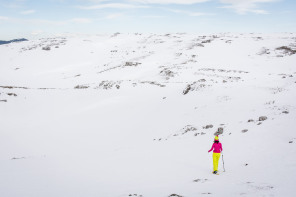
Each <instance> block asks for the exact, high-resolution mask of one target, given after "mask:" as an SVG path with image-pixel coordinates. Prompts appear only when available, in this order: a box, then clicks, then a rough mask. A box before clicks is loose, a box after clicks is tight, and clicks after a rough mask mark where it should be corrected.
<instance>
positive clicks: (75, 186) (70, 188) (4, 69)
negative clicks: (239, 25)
mask: <svg viewBox="0 0 296 197" xmlns="http://www.w3.org/2000/svg"><path fill="white" fill-rule="evenodd" d="M0 54H1V58H0V65H1V67H0V115H1V116H0V125H1V132H0V174H1V176H0V196H5V197H19V196H24V197H40V196H42V197H52V196H55V197H59V196H61V197H62V196H63V197H64V196H71V197H75V196H77V197H80V196H86V197H91V196H101V197H109V196H110V197H116V196H117V197H128V196H134V197H166V196H170V197H173V196H175V197H195V196H218V197H229V196H256V197H257V196H294V194H293V193H294V190H293V189H294V182H295V181H296V178H295V177H296V173H295V172H296V159H295V157H294V156H293V155H295V153H296V134H295V131H294V130H295V128H296V123H295V120H296V102H295V98H296V65H295V63H296V34H295V33H283V34H232V33H224V34H215V35H193V34H165V35H157V34H118V33H117V34H113V35H92V36H85V35H84V36H81V35H65V36H63V37H52V38H43V39H39V40H31V41H26V42H20V43H11V44H7V45H1V46H0ZM219 127H223V128H224V133H223V134H222V135H221V136H220V141H221V142H222V144H223V149H224V151H223V158H224V164H225V166H224V167H225V170H226V171H225V172H224V171H223V163H222V157H220V161H219V171H220V174H219V175H213V174H211V171H212V155H211V154H210V153H208V152H207V151H208V150H209V149H210V147H211V145H212V142H213V138H214V135H213V134H214V133H215V132H216V131H217V128H219Z"/></svg>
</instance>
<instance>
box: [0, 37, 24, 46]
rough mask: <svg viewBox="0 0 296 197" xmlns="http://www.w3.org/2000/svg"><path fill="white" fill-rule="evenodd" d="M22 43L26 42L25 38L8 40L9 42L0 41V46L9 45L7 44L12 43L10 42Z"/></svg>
mask: <svg viewBox="0 0 296 197" xmlns="http://www.w3.org/2000/svg"><path fill="white" fill-rule="evenodd" d="M23 41H28V40H27V39H25V38H20V39H13V40H9V41H5V40H0V45H1V44H9V43H12V42H23Z"/></svg>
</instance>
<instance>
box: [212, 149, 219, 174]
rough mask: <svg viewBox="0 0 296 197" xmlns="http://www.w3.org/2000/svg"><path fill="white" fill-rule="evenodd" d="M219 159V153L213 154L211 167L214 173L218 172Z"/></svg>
mask: <svg viewBox="0 0 296 197" xmlns="http://www.w3.org/2000/svg"><path fill="white" fill-rule="evenodd" d="M219 158H220V153H213V167H214V171H218V163H219Z"/></svg>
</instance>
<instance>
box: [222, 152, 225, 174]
mask: <svg viewBox="0 0 296 197" xmlns="http://www.w3.org/2000/svg"><path fill="white" fill-rule="evenodd" d="M222 161H223V169H224V172H225V168H224V159H223V153H222Z"/></svg>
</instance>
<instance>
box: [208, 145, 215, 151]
mask: <svg viewBox="0 0 296 197" xmlns="http://www.w3.org/2000/svg"><path fill="white" fill-rule="evenodd" d="M213 148H214V144H213V145H212V148H211V150H209V151H208V152H211V151H212V150H213Z"/></svg>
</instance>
